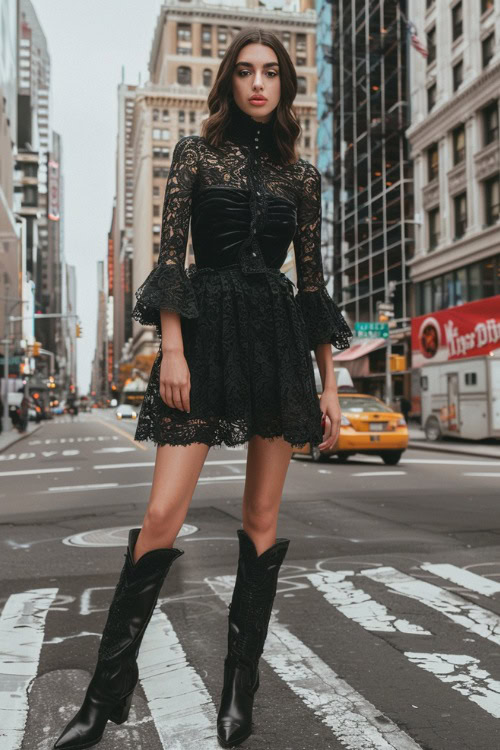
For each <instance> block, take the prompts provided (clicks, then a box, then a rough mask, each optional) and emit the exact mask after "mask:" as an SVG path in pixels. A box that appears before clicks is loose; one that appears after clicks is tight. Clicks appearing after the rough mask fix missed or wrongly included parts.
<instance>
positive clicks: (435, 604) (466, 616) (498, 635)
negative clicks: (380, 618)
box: [359, 567, 500, 645]
mask: <svg viewBox="0 0 500 750" xmlns="http://www.w3.org/2000/svg"><path fill="white" fill-rule="evenodd" d="M359 575H363V576H368V578H371V579H372V580H373V581H377V582H378V583H382V584H383V585H384V586H387V587H388V588H390V589H392V590H393V591H397V592H398V593H399V594H403V596H408V597H409V598H410V599H415V600H416V601H418V602H421V603H422V604H425V605H426V606H427V607H430V608H431V609H435V610H437V611H438V612H441V614H443V615H445V617H448V618H449V619H450V620H452V621H453V622H455V623H456V624H457V625H461V626H462V627H463V628H465V629H466V630H469V631H470V632H471V633H476V634H477V635H480V636H481V637H483V638H486V639H487V640H489V641H492V642H493V643H496V644H497V645H500V616H499V615H497V614H495V613H494V612H490V611H489V610H487V609H483V607H480V606H479V605H477V604H472V603H471V602H468V601H467V600H466V599H463V598H462V597H461V596H459V595H458V594H454V593H453V592H452V591H447V590H446V589H442V588H440V587H439V586H435V585H434V584H433V583H427V582H426V581H422V580H420V579H418V578H413V576H409V575H406V573H401V571H399V570H396V569H395V568H391V567H380V568H370V569H367V570H361V571H360V572H359Z"/></svg>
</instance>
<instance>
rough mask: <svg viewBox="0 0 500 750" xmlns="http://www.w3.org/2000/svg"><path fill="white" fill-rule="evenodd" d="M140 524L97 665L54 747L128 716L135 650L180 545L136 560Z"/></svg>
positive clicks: (95, 736)
mask: <svg viewBox="0 0 500 750" xmlns="http://www.w3.org/2000/svg"><path fill="white" fill-rule="evenodd" d="M139 532H140V529H130V531H129V536H128V547H127V551H126V553H125V563H124V565H123V568H122V571H121V574H120V578H119V580H118V583H117V585H116V588H115V592H114V594H113V599H112V601H111V605H110V608H109V613H108V618H107V620H106V625H105V626H104V630H103V634H102V638H101V643H100V646H99V652H98V657H97V665H96V668H95V672H94V675H93V677H92V679H91V681H90V684H89V686H88V688H87V693H86V695H85V699H84V701H83V705H82V707H81V708H80V710H79V711H78V712H77V713H76V714H75V716H74V717H73V718H72V719H71V721H70V722H69V723H68V724H67V726H66V727H65V729H64V731H63V732H62V734H61V735H60V737H59V739H58V740H57V741H56V743H55V744H54V748H55V749H56V750H82V748H87V747H91V746H92V745H96V744H97V743H98V742H99V741H100V739H101V737H102V735H103V732H104V729H105V727H106V723H107V722H108V720H110V721H113V722H114V723H115V724H122V723H123V722H124V721H126V720H127V718H128V714H129V711H130V705H131V703H132V695H133V692H134V689H135V686H136V684H137V680H138V678H139V670H138V667H137V661H136V659H137V655H138V652H139V648H140V645H141V642H142V638H143V635H144V631H145V630H146V627H147V626H148V623H149V621H150V619H151V616H152V614H153V611H154V608H155V606H156V603H157V601H158V596H159V594H160V590H161V587H162V585H163V582H164V580H165V577H166V575H167V573H168V570H169V568H170V565H171V564H172V562H173V561H174V560H175V559H176V557H179V556H180V555H182V554H183V553H184V550H180V549H175V548H173V547H172V548H170V547H165V548H162V549H153V550H150V551H149V552H146V553H145V554H144V555H142V557H140V558H139V560H138V561H137V562H136V563H134V548H135V544H136V542H137V537H138V536H139Z"/></svg>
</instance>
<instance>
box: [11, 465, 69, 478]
mask: <svg viewBox="0 0 500 750" xmlns="http://www.w3.org/2000/svg"><path fill="white" fill-rule="evenodd" d="M74 470H75V469H74V467H73V466H65V467H64V468H57V469H20V470H19V471H0V477H14V476H26V475H27V474H58V473H59V472H61V471H74Z"/></svg>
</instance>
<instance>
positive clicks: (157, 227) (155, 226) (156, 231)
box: [153, 224, 161, 234]
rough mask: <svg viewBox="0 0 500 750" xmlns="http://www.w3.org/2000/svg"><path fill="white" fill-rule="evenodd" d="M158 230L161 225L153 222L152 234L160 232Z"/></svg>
mask: <svg viewBox="0 0 500 750" xmlns="http://www.w3.org/2000/svg"><path fill="white" fill-rule="evenodd" d="M160 232H161V225H160V224H153V234H160Z"/></svg>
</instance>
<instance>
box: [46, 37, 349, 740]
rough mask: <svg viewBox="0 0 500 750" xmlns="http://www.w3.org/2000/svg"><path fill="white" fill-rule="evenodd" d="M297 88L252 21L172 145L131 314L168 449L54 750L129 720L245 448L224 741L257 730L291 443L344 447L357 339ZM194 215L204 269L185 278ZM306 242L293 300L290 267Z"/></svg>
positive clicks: (149, 407)
mask: <svg viewBox="0 0 500 750" xmlns="http://www.w3.org/2000/svg"><path fill="white" fill-rule="evenodd" d="M296 92H297V78H296V73H295V70H294V67H293V64H292V62H291V60H290V57H289V55H288V53H287V51H286V50H285V48H284V47H283V45H282V44H281V42H280V41H279V39H278V38H277V37H276V36H275V35H274V34H272V33H269V32H265V31H260V30H258V29H250V30H244V31H241V32H240V33H239V34H238V35H237V36H236V37H235V38H234V39H233V41H232V43H231V44H230V46H229V47H228V49H227V51H226V54H225V56H224V57H223V59H222V61H221V64H220V67H219V70H218V74H217V79H216V81H215V84H214V86H213V88H212V90H211V92H210V94H209V97H208V109H209V115H210V116H209V117H208V119H207V120H206V121H205V123H204V126H203V131H202V132H203V135H202V136H194V135H192V136H185V137H183V138H181V139H180V140H179V142H178V143H177V145H176V147H175V149H174V153H173V155H172V162H171V167H170V172H169V176H168V182H167V187H166V192H165V200H164V208H163V221H162V235H161V248H160V255H159V258H158V265H157V267H156V268H154V270H153V271H152V272H151V274H150V275H149V276H148V277H147V279H146V280H145V281H144V283H143V284H142V285H141V286H140V287H139V289H138V290H137V292H136V296H137V304H136V306H135V308H134V310H133V313H132V315H133V317H134V318H135V319H136V320H138V321H139V322H141V323H142V324H145V325H155V326H156V330H157V333H158V336H159V337H160V340H161V345H160V348H159V350H158V355H157V357H156V360H155V362H154V364H153V368H152V371H151V375H150V380H149V383H148V387H147V390H146V394H145V398H144V402H143V405H142V408H141V412H140V417H139V421H138V424H137V429H136V439H137V440H148V439H150V440H152V441H154V443H155V444H156V445H157V454H156V463H155V469H154V474H153V485H152V489H151V495H150V499H149V503H148V508H147V511H146V514H145V517H144V521H143V524H142V528H135V529H131V530H130V533H129V544H128V549H127V552H126V554H125V557H126V560H125V564H124V567H123V570H122V574H121V576H120V580H119V582H118V584H117V587H116V591H115V593H114V596H113V600H112V602H111V606H110V610H109V614H108V619H107V622H106V625H105V628H104V632H103V636H102V640H101V645H100V648H99V654H98V660H97V666H96V670H95V674H94V676H93V678H92V680H91V683H90V685H89V687H88V690H87V694H86V696H85V700H84V703H83V706H82V708H81V709H80V711H79V712H78V713H77V714H76V716H75V717H74V718H73V719H72V720H71V721H70V723H69V724H68V726H67V727H66V729H65V731H64V732H63V734H62V735H61V737H60V738H59V740H58V741H57V742H56V744H55V746H54V747H55V748H66V749H67V750H69V749H70V748H71V750H73V749H76V748H83V747H90V746H91V745H92V744H95V743H97V742H98V741H99V740H100V738H101V736H102V733H103V731H104V728H105V725H106V722H107V721H108V720H109V719H110V720H111V721H113V722H115V723H117V724H120V723H122V722H123V721H125V720H126V719H127V716H128V713H129V709H130V704H131V701H132V694H133V690H134V688H135V685H136V682H137V663H136V657H137V653H138V651H139V647H140V644H141V641H142V637H143V634H144V630H145V628H146V626H147V624H148V622H149V619H150V617H151V615H152V613H153V610H154V607H155V605H156V602H157V599H158V595H159V592H160V589H161V586H162V583H163V581H164V579H165V576H166V574H167V572H168V570H169V568H170V565H171V564H172V562H173V561H174V560H175V558H176V557H178V556H179V555H181V554H183V551H182V550H180V549H176V548H173V547H172V545H173V543H174V541H175V539H176V536H177V533H178V532H179V529H180V527H181V526H182V523H183V521H184V518H185V516H186V513H187V510H188V506H189V503H190V501H191V497H192V494H193V491H194V489H195V486H196V483H197V480H198V477H199V474H200V472H201V469H202V467H203V463H204V461H205V458H206V456H207V453H208V451H209V449H210V446H212V445H221V444H222V443H225V444H226V445H236V444H238V443H244V442H247V441H248V458H247V472H246V483H245V489H244V498H243V529H238V530H237V533H238V539H239V559H238V567H237V575H236V583H235V587H234V592H233V596H232V601H231V604H230V607H229V616H228V652H227V655H226V658H225V661H224V676H223V688H222V695H221V700H220V706H219V711H218V716H217V736H218V738H219V742H220V744H221V745H222V746H223V747H233V746H236V745H239V744H240V743H241V742H243V741H244V740H245V739H246V738H247V737H248V736H249V735H250V733H251V720H252V707H253V696H254V694H255V691H256V689H257V687H258V685H259V671H258V661H259V658H260V656H261V653H262V650H263V647H264V642H265V639H266V635H267V629H268V624H269V618H270V615H271V608H272V604H273V600H274V597H275V593H276V585H277V579H278V572H279V569H280V566H281V564H282V562H283V560H284V557H285V555H286V552H287V548H288V545H289V541H290V540H289V539H284V538H278V539H277V538H276V528H277V519H278V511H279V505H280V500H281V493H282V489H283V483H284V481H285V476H286V472H287V468H288V464H289V461H290V457H291V454H292V446H303V445H305V444H306V443H307V442H311V443H313V444H316V445H318V444H320V447H321V448H324V449H329V448H330V447H331V446H333V444H334V443H335V441H336V439H337V435H338V430H339V425H340V408H339V402H338V397H337V392H336V386H335V378H334V372H333V364H332V356H331V344H332V343H333V344H335V346H336V347H337V348H346V347H347V346H348V345H349V336H350V335H351V332H350V330H349V328H348V326H347V325H346V323H345V321H344V319H343V317H342V315H341V314H340V312H339V310H338V309H337V307H336V306H335V304H334V303H333V301H332V300H331V298H330V296H329V295H328V293H327V291H326V288H325V283H324V278H323V268H322V260H321V252H320V230H321V179H320V174H319V172H318V170H317V169H316V168H315V167H314V166H313V165H312V164H310V163H308V162H307V161H304V160H303V159H300V158H299V159H297V154H296V147H295V144H296V140H297V137H298V135H299V132H300V128H299V125H298V122H297V120H296V117H295V114H294V111H293V108H292V102H293V100H294V98H295V95H296ZM190 219H191V233H192V240H193V248H194V254H195V259H196V265H195V266H190V268H189V269H188V270H187V271H185V269H184V262H185V253H186V245H187V240H188V231H189V222H190ZM292 241H293V245H294V252H295V259H296V268H297V279H298V281H297V287H298V292H297V295H296V296H294V292H293V286H294V285H293V284H292V282H291V281H289V280H288V278H287V277H286V276H285V275H284V274H283V273H282V272H281V271H280V267H281V266H282V265H283V263H284V261H285V258H286V255H287V250H288V247H289V245H290V243H291V242H292ZM311 349H314V350H315V353H316V359H317V362H318V367H319V370H320V374H321V378H322V383H323V393H322V396H321V399H320V401H318V397H317V394H316V388H315V382H314V372H313V365H312V359H311ZM322 413H323V415H324V417H325V425H326V428H325V434H324V436H323V434H322Z"/></svg>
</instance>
